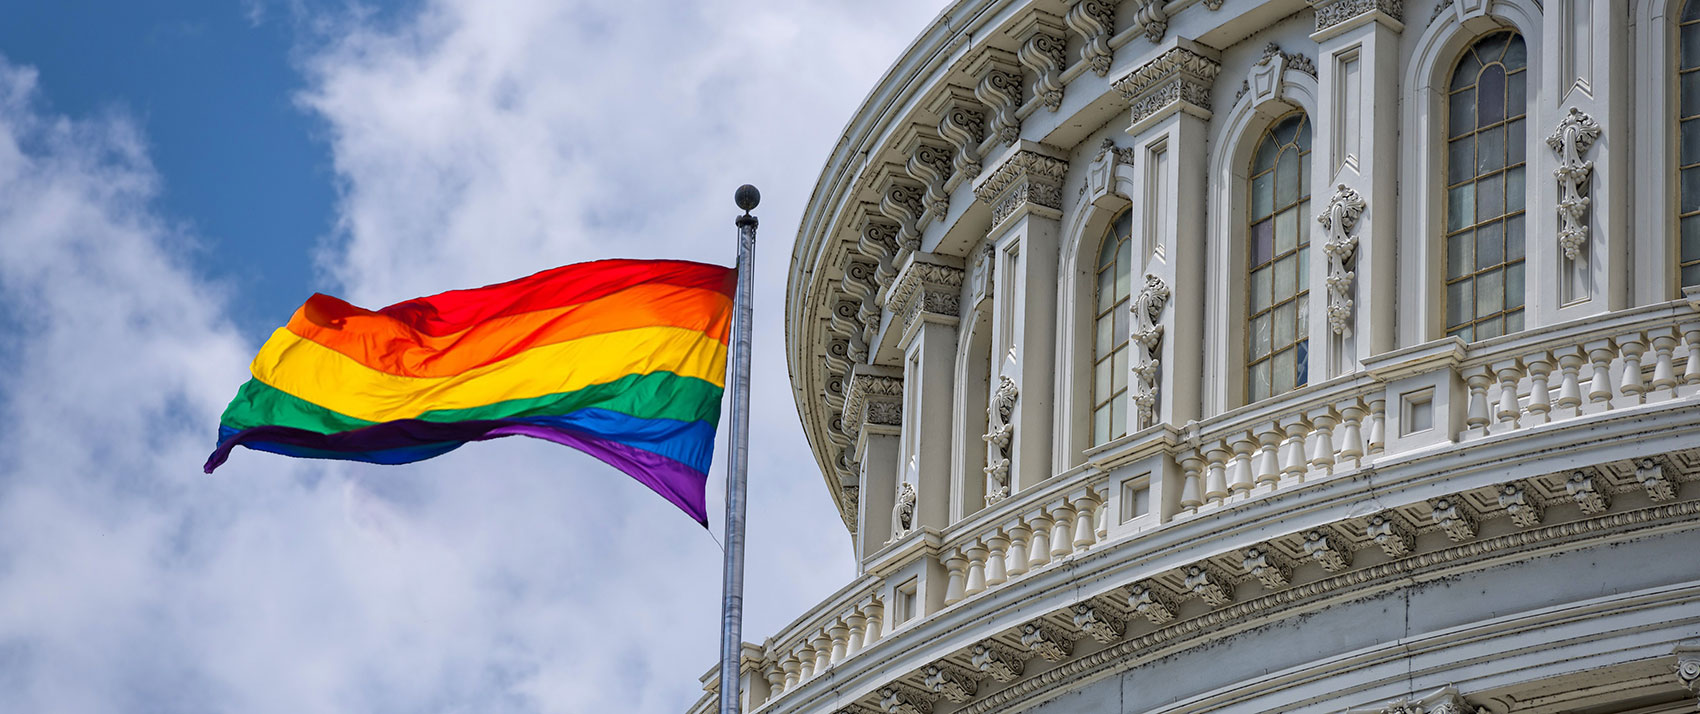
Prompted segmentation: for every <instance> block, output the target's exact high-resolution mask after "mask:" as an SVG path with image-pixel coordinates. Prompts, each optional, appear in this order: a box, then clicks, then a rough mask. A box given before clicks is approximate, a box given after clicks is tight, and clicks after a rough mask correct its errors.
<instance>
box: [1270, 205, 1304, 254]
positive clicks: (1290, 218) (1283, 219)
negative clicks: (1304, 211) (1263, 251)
mask: <svg viewBox="0 0 1700 714" xmlns="http://www.w3.org/2000/svg"><path fill="white" fill-rule="evenodd" d="M1298 245H1299V211H1298V209H1296V208H1290V209H1287V210H1285V211H1282V212H1280V213H1279V214H1276V216H1275V253H1276V254H1277V255H1279V254H1281V253H1285V252H1287V251H1290V250H1292V249H1294V248H1296V247H1298Z"/></svg>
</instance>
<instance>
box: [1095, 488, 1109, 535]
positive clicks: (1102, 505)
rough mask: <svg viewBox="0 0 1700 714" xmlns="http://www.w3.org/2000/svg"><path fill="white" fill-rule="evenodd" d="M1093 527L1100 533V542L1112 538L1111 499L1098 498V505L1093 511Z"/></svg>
mask: <svg viewBox="0 0 1700 714" xmlns="http://www.w3.org/2000/svg"><path fill="white" fill-rule="evenodd" d="M1092 527H1093V528H1094V529H1096V531H1097V533H1098V542H1100V543H1102V542H1104V541H1106V540H1109V539H1110V499H1107V498H1100V499H1098V507H1097V508H1096V509H1094V510H1093V511H1092Z"/></svg>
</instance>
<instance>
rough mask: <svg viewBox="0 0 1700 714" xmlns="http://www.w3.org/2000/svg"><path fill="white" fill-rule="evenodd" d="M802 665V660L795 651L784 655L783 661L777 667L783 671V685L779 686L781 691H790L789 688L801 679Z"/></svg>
mask: <svg viewBox="0 0 1700 714" xmlns="http://www.w3.org/2000/svg"><path fill="white" fill-rule="evenodd" d="M802 667H803V663H802V660H801V658H799V657H798V656H797V653H795V652H792V653H791V654H788V655H786V656H785V661H783V662H780V663H779V668H780V669H781V670H783V671H784V672H785V686H784V687H782V688H781V690H782V691H791V688H793V687H795V686H797V683H798V682H800V681H802V680H803V671H802Z"/></svg>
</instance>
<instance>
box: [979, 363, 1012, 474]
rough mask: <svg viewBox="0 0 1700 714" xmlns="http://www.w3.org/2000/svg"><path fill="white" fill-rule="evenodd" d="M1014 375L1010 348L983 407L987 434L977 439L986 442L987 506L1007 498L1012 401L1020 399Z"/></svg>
mask: <svg viewBox="0 0 1700 714" xmlns="http://www.w3.org/2000/svg"><path fill="white" fill-rule="evenodd" d="M1014 373H1015V348H1013V347H1012V348H1010V350H1009V354H1008V355H1007V356H1006V357H1005V359H1004V364H1003V369H1002V374H1000V375H999V376H998V388H997V390H996V391H994V392H992V398H991V403H990V404H988V405H986V433H985V434H982V435H981V436H980V438H981V440H983V441H985V442H986V467H985V469H984V470H985V473H986V479H987V482H986V505H988V506H990V505H992V504H994V503H997V502H999V501H1002V500H1003V499H1005V498H1008V497H1009V470H1010V460H1009V446H1010V442H1011V441H1013V440H1014V437H1015V423H1014V422H1013V421H1012V417H1013V416H1014V414H1015V402H1016V400H1017V399H1019V398H1020V396H1021V389H1020V388H1019V387H1018V386H1017V385H1016V383H1015V379H1014V378H1013V377H1012V376H1011V375H1013V374H1014Z"/></svg>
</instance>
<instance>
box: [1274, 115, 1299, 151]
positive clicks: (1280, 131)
mask: <svg viewBox="0 0 1700 714" xmlns="http://www.w3.org/2000/svg"><path fill="white" fill-rule="evenodd" d="M1303 116H1304V115H1303V114H1299V115H1295V116H1291V117H1288V118H1286V119H1284V120H1282V121H1281V123H1279V124H1276V125H1275V128H1274V129H1271V130H1269V133H1270V135H1271V136H1273V137H1275V143H1277V144H1281V145H1283V146H1285V145H1287V144H1291V143H1293V136H1294V135H1295V134H1297V133H1298V132H1299V122H1300V121H1301V117H1303Z"/></svg>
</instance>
